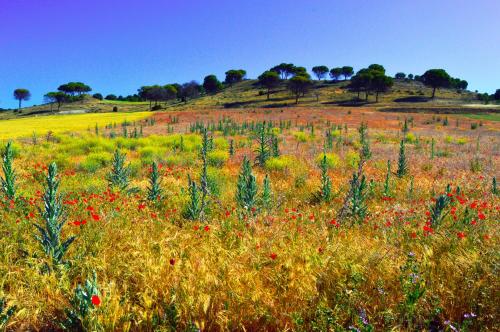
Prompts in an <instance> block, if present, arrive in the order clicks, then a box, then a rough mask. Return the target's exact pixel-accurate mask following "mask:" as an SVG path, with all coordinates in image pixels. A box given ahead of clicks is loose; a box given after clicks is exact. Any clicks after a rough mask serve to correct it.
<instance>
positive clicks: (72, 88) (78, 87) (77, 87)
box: [57, 82, 92, 96]
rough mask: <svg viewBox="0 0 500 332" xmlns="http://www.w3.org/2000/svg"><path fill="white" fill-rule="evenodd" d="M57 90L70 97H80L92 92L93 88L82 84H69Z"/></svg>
mask: <svg viewBox="0 0 500 332" xmlns="http://www.w3.org/2000/svg"><path fill="white" fill-rule="evenodd" d="M57 90H59V91H62V92H64V93H67V94H69V95H70V96H74V95H79V96H81V95H82V94H84V93H87V92H90V91H92V88H91V87H90V86H88V85H86V84H84V83H82V82H69V83H66V84H62V85H60V86H59V87H58V88H57Z"/></svg>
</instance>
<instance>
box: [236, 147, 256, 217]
mask: <svg viewBox="0 0 500 332" xmlns="http://www.w3.org/2000/svg"><path fill="white" fill-rule="evenodd" d="M236 186H237V187H236V202H237V203H238V205H239V206H240V207H241V208H243V209H246V210H251V209H252V208H253V207H254V206H255V203H256V198H257V181H256V180H255V176H254V175H253V174H252V166H251V165H250V161H249V160H248V159H247V157H245V158H244V159H243V164H242V165H241V171H240V174H239V176H238V182H237V185H236Z"/></svg>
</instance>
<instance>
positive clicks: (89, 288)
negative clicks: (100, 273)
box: [61, 272, 101, 331]
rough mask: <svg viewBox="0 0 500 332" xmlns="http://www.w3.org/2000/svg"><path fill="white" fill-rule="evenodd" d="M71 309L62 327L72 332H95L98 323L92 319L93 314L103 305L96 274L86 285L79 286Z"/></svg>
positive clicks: (71, 301)
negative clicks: (91, 331)
mask: <svg viewBox="0 0 500 332" xmlns="http://www.w3.org/2000/svg"><path fill="white" fill-rule="evenodd" d="M70 304H71V307H70V308H67V309H65V310H64V311H65V313H66V319H65V320H64V322H62V323H61V327H62V328H63V329H65V330H70V331H89V330H95V326H94V324H96V322H94V321H93V319H92V312H94V311H95V310H96V309H97V307H98V306H99V305H100V304H101V298H100V292H99V287H98V284H97V276H96V273H95V272H94V273H93V276H92V278H91V279H87V280H85V284H83V286H82V285H77V286H76V288H75V292H74V294H73V297H72V298H71V300H70Z"/></svg>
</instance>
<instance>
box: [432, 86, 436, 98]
mask: <svg viewBox="0 0 500 332" xmlns="http://www.w3.org/2000/svg"><path fill="white" fill-rule="evenodd" d="M435 95H436V88H433V89H432V99H434V96H435Z"/></svg>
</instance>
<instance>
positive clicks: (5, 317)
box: [0, 298, 17, 329]
mask: <svg viewBox="0 0 500 332" xmlns="http://www.w3.org/2000/svg"><path fill="white" fill-rule="evenodd" d="M16 310H17V307H16V306H11V307H7V305H6V303H5V298H0V328H2V329H3V328H5V327H6V326H7V323H8V322H9V320H10V318H11V317H12V315H14V313H15V312H16Z"/></svg>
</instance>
